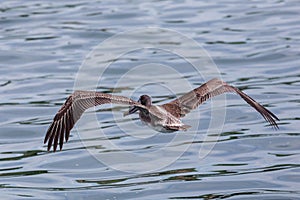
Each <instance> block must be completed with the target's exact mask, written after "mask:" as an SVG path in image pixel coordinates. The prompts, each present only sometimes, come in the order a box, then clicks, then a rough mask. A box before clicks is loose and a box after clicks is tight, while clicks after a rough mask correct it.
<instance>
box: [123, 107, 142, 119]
mask: <svg viewBox="0 0 300 200" xmlns="http://www.w3.org/2000/svg"><path fill="white" fill-rule="evenodd" d="M138 110H139V109H138V108H137V107H135V106H131V107H130V108H129V110H128V111H127V112H124V114H123V116H124V117H125V116H127V115H131V114H133V113H135V112H137V111H138Z"/></svg>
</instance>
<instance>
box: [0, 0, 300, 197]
mask: <svg viewBox="0 0 300 200" xmlns="http://www.w3.org/2000/svg"><path fill="white" fill-rule="evenodd" d="M299 6H300V4H299V3H298V2H297V1H292V0H290V1H289V0H286V1H268V2H260V3H258V2H255V1H246V2H242V3H240V2H228V1H224V0H223V1H218V3H215V2H198V1H180V2H172V1H153V2H138V3H133V2H130V1H121V2H120V1H108V2H87V1H79V2H67V1H60V2H52V1H26V2H22V3H20V2H18V1H7V2H4V3H2V5H1V8H0V12H1V13H2V15H1V17H0V21H1V24H2V26H1V27H0V32H1V34H0V35H1V36H0V58H1V63H0V74H1V75H0V76H1V80H0V92H1V100H0V109H1V113H2V115H1V117H0V130H1V132H0V133H1V134H0V163H1V165H0V166H1V167H0V176H1V181H0V188H1V197H2V198H4V199H23V198H24V199H25V198H27V199H28V198H30V199H54V198H56V199H57V198H59V199H62V198H64V199H74V198H76V199H78V198H79V199H83V198H89V199H131V198H136V199H225V198H236V199H242V198H244V199H297V198H299V196H300V191H299V184H298V183H299V181H300V176H299V167H300V163H299V160H300V159H299V155H300V154H299V147H300V144H299V140H298V137H299V115H298V109H297V108H298V107H299V103H300V101H299V80H300V79H299V77H300V71H299V66H298V57H299V53H298V51H297V50H298V46H299V39H300V38H299V33H298V30H299V24H300V23H299V17H298V15H299V11H298V10H299ZM145 26H147V27H149V26H156V27H162V28H170V29H173V30H175V31H179V32H180V33H182V34H184V35H185V36H187V37H190V38H193V39H195V40H196V41H197V42H198V43H199V44H201V45H203V47H205V49H206V50H207V51H208V52H209V54H210V55H211V56H212V57H213V60H214V61H215V62H216V64H217V65H218V67H219V70H220V71H221V75H222V78H223V79H224V80H225V81H227V82H229V83H231V84H233V85H235V86H237V87H238V88H240V89H242V90H243V91H244V92H246V93H247V94H249V95H250V96H252V97H253V98H254V99H257V101H259V102H261V103H262V104H263V105H264V106H266V107H268V109H270V110H271V111H272V112H274V113H275V114H276V115H277V116H278V117H279V118H280V122H279V126H280V129H279V130H278V131H275V130H274V129H272V128H271V127H270V126H268V124H267V123H266V122H265V121H264V120H263V119H262V118H261V117H260V116H259V115H258V114H257V113H256V112H255V111H254V110H253V109H251V108H250V107H249V106H248V105H247V104H245V103H244V102H243V101H242V100H241V99H239V98H238V97H236V96H234V95H227V102H226V113H227V115H226V122H225V126H224V128H223V131H222V133H221V134H220V135H219V138H217V137H216V136H218V135H214V134H210V135H206V129H207V127H208V125H209V122H210V116H211V110H210V105H211V102H208V103H206V104H204V105H203V106H201V107H200V108H199V111H200V112H199V113H200V114H199V115H200V116H199V115H198V114H195V113H194V114H191V115H188V116H187V118H186V119H185V122H186V123H187V124H193V123H198V121H199V119H200V125H199V129H197V130H193V132H183V133H178V134H186V135H187V136H193V135H195V137H192V139H190V140H188V141H185V142H178V143H176V145H177V146H174V147H177V149H180V148H183V147H188V148H187V150H186V151H184V153H183V154H182V155H181V156H180V157H179V158H178V159H177V160H176V161H174V162H172V163H171V164H170V165H168V166H166V167H161V168H159V169H157V170H154V171H145V172H143V173H127V172H124V171H118V170H115V169H113V168H111V167H109V166H107V165H106V164H105V163H102V162H99V161H98V160H96V159H95V158H94V157H93V156H91V155H90V154H89V152H88V151H87V150H86V149H85V147H84V145H83V144H82V140H81V138H80V135H79V134H78V131H83V132H84V133H85V134H86V138H85V140H86V141H85V143H86V144H87V147H88V148H89V149H92V150H95V151H96V152H98V153H99V155H104V154H107V153H109V154H110V155H113V153H114V152H117V151H118V149H112V148H108V146H106V145H105V144H106V143H105V142H107V141H109V142H112V143H113V144H115V145H116V146H117V147H119V148H120V149H121V150H126V151H128V152H131V153H136V154H140V155H145V154H146V153H149V152H155V151H157V150H159V149H161V148H163V147H164V146H165V145H166V144H168V143H169V142H170V141H172V139H173V138H174V137H175V136H176V134H177V133H174V134H161V133H156V132H152V130H150V129H148V128H147V127H145V126H143V125H142V124H140V123H139V122H138V120H137V118H136V116H133V117H132V118H131V117H129V118H123V116H122V112H123V111H125V110H126V109H127V107H124V106H113V107H111V106H109V105H108V106H104V107H98V108H96V109H95V112H96V115H97V119H98V121H99V122H100V123H99V124H93V123H92V122H87V123H86V125H85V126H82V127H78V129H77V130H76V129H75V130H74V131H73V132H72V134H71V137H70V141H69V142H68V143H66V144H65V145H64V149H63V150H62V151H60V152H56V153H51V152H50V153H49V152H47V151H46V146H45V145H43V144H42V142H43V137H44V134H45V130H46V129H47V127H48V125H49V123H50V122H51V120H52V117H53V115H54V114H55V113H56V111H57V110H58V109H59V107H60V106H61V104H62V103H63V102H64V100H65V98H66V97H67V96H68V95H69V94H70V93H72V91H73V86H74V81H75V78H76V73H77V71H78V69H79V67H80V65H81V64H82V61H83V60H84V59H85V57H86V56H87V55H88V53H89V52H90V50H91V49H92V48H94V47H95V46H96V45H97V44H99V43H100V42H102V41H104V40H105V39H107V38H108V37H110V36H113V35H114V34H116V33H119V32H122V31H126V30H131V29H133V28H143V27H145ZM133 39H134V38H133ZM173 39H174V38H173ZM164 40H166V41H165V43H164V42H162V44H171V43H170V41H172V38H170V40H169V39H168V37H166V38H164ZM123 44H124V43H123ZM172 44H173V43H172ZM118 45H119V44H116V46H111V47H110V49H109V51H108V52H111V53H115V52H114V51H117V50H118V49H117V48H118ZM128 45H130V44H128ZM174 45H175V46H176V45H177V46H180V45H182V44H181V43H176V42H175V43H174ZM122 48H126V47H122ZM186 51H187V52H193V49H186ZM192 59H194V60H197V56H196V57H192ZM102 62H104V64H105V63H106V62H107V61H104V60H103V61H102ZM151 62H152V63H155V64H156V63H157V64H163V65H165V66H169V67H171V68H172V69H176V70H180V73H181V75H182V77H184V79H185V80H187V81H188V82H189V83H190V86H191V87H197V86H198V85H200V84H201V83H203V81H204V80H203V77H200V76H199V75H198V74H197V73H194V72H192V71H191V70H189V69H190V68H189V67H190V64H189V63H187V62H186V61H185V60H184V59H182V58H180V57H178V56H176V55H173V54H171V53H168V52H163V51H161V50H155V49H150V50H136V51H132V52H130V53H128V54H126V55H124V56H122V57H120V59H115V60H113V63H112V65H111V66H110V68H109V70H107V71H106V72H105V75H104V76H103V77H102V79H101V80H100V81H99V82H98V85H97V90H98V91H102V92H107V93H112V92H113V93H115V94H119V95H125V94H126V96H132V98H135V99H136V98H137V97H138V96H139V94H141V93H148V94H150V95H152V96H153V100H154V102H155V103H165V102H167V101H169V100H170V99H172V98H174V96H175V94H174V92H173V91H169V90H168V89H167V88H166V87H163V86H164V84H166V83H167V84H170V85H172V87H174V88H176V89H174V90H175V93H176V94H182V93H184V92H185V91H182V90H181V89H180V86H181V85H179V84H180V83H179V81H178V80H177V78H176V76H173V75H172V74H171V73H164V74H163V72H162V71H159V70H157V68H156V70H157V71H151V70H149V71H147V73H146V72H145V73H140V72H139V73H138V74H139V77H137V75H136V74H134V76H131V77H130V78H131V80H132V81H127V82H126V83H124V84H122V85H121V86H118V87H114V86H115V85H116V84H115V83H116V80H118V79H120V75H122V73H124V72H126V70H129V69H133V68H134V67H137V66H141V64H149V63H151ZM93 67H94V68H95V69H96V70H95V71H94V73H95V74H97V73H99V71H97V65H96V66H93ZM149 69H150V68H149ZM137 72H138V71H137ZM152 72H153V73H154V72H155V73H154V74H155V77H153V82H154V83H155V84H153V85H145V87H141V85H140V83H141V80H145V79H146V78H149V76H150V75H149V74H150V73H152ZM203 73H205V72H203ZM159 74H160V76H158V75H159ZM152 76H154V75H152ZM151 78H152V77H151ZM111 111H114V112H113V113H112V112H111ZM93 113H94V110H93V109H91V110H89V111H88V112H87V116H90V115H92V114H93ZM132 123H134V126H132ZM119 125H121V126H119ZM120 127H122V128H123V127H124V128H126V129H128V130H130V131H128V133H131V134H124V132H122V131H120ZM135 127H140V128H139V129H137V128H135ZM80 128H81V129H80ZM100 128H101V129H100ZM100 130H102V131H103V132H104V135H100V134H99V133H100ZM204 138H206V139H204ZM212 143H216V145H215V146H214V148H213V150H212V152H210V153H209V154H208V156H206V157H205V158H204V159H199V155H200V154H201V153H205V152H204V151H205V150H206V149H205V147H207V146H208V145H210V144H212ZM120 149H119V151H120ZM174 150H176V148H174ZM161 158H162V159H168V155H161ZM112 159H114V158H112ZM114 161H115V162H116V163H118V160H116V159H115V160H114ZM119 161H120V163H121V160H119ZM131 161H132V160H130V158H123V159H122V162H123V164H124V163H125V164H126V163H129V164H130V162H131ZM142 164H143V163H141V166H142ZM158 167H159V166H158Z"/></svg>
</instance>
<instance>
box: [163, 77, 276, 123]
mask: <svg viewBox="0 0 300 200" xmlns="http://www.w3.org/2000/svg"><path fill="white" fill-rule="evenodd" d="M226 92H234V93H237V94H238V95H240V96H241V97H242V98H243V99H244V100H245V101H246V102H247V103H248V104H249V105H250V106H252V107H253V108H254V109H255V110H257V111H258V112H259V113H260V114H261V115H262V116H263V118H264V119H265V120H266V121H268V122H269V123H270V124H271V125H272V126H274V127H275V128H278V125H277V123H276V121H275V120H279V119H278V118H277V117H276V116H275V115H274V114H273V113H272V112H271V111H269V110H268V109H266V108H265V107H263V106H262V105H260V104H259V103H257V102H256V101H255V100H254V99H252V98H251V97H249V96H248V95H246V94H245V93H243V92H242V91H240V90H239V89H238V88H236V87H233V86H231V85H228V84H227V83H225V82H223V81H222V80H220V79H217V78H214V79H212V80H210V81H208V82H207V83H205V84H203V85H201V86H200V87H198V88H196V89H194V90H192V91H190V92H188V93H186V94H185V95H183V96H181V97H179V98H177V99H175V100H174V101H171V102H169V103H167V104H164V105H162V106H163V107H164V108H165V109H166V110H167V111H168V112H171V113H172V114H174V115H175V116H176V117H184V116H185V115H186V114H187V113H189V112H190V111H191V110H193V109H195V108H197V107H198V106H199V105H200V104H202V103H203V102H204V101H206V100H208V99H209V98H212V97H214V96H217V95H220V94H223V93H226Z"/></svg>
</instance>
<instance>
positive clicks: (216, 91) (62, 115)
mask: <svg viewBox="0 0 300 200" xmlns="http://www.w3.org/2000/svg"><path fill="white" fill-rule="evenodd" d="M227 92H233V93H236V94H238V95H239V96H240V97H242V98H243V99H244V100H245V101H246V102H247V103H248V104H249V105H250V106H252V107H253V108H254V109H255V110H257V111H258V112H259V113H260V114H261V115H262V116H263V118H264V119H265V120H266V121H268V122H269V123H270V124H271V125H272V126H273V127H274V128H276V129H278V125H277V123H276V121H275V120H279V119H278V118H277V117H276V116H275V115H274V114H273V113H272V112H271V111H269V110H268V109H266V108H265V107H264V106H262V105H260V104H259V103H257V102H256V101H255V100H254V99H252V98H251V97H249V96H248V95H246V94H245V93H243V92H242V91H240V90H239V89H237V88H236V87H233V86H231V85H228V84H227V83H225V82H223V81H222V80H220V79H217V78H214V79H212V80H210V81H208V82H207V83H205V84H203V85H201V86H200V87H198V88H196V89H194V90H192V91H190V92H188V93H186V94H184V95H183V96H181V97H179V98H177V99H175V100H173V101H171V102H169V103H166V104H163V105H153V104H152V101H151V98H150V97H149V96H148V95H142V96H141V97H140V98H139V100H138V101H134V100H132V99H130V98H127V97H124V96H117V95H112V94H104V93H101V92H92V91H75V92H74V93H73V94H71V95H70V96H69V97H68V98H67V100H66V102H65V103H64V104H63V105H62V107H61V108H60V110H59V111H58V112H57V114H56V115H55V117H54V119H53V122H52V123H51V125H50V127H49V128H48V131H47V133H46V136H45V139H44V143H47V142H48V151H49V150H50V149H51V146H52V144H53V150H54V151H56V149H57V146H58V144H59V147H60V150H61V149H62V147H63V142H64V139H65V141H66V142H67V141H68V139H69V136H70V131H71V129H72V128H73V126H74V124H75V123H76V122H77V120H78V119H79V118H80V116H81V115H82V113H83V112H84V111H85V110H86V109H88V108H91V107H94V106H98V105H102V104H108V103H116V104H125V105H129V106H130V108H129V111H128V112H126V113H124V116H126V115H130V114H133V113H135V112H137V111H138V112H139V117H140V119H141V121H143V122H144V123H146V124H147V125H149V126H150V127H152V128H154V129H155V130H157V131H160V132H173V131H179V130H183V131H186V130H187V129H188V128H190V126H189V125H185V124H183V123H182V122H181V120H180V118H182V117H184V116H185V115H186V114H187V113H189V112H190V111H191V110H193V109H195V108H197V107H198V106H199V105H200V104H202V103H203V102H204V101H206V100H208V99H209V98H212V97H214V96H217V95H220V94H223V93H227Z"/></svg>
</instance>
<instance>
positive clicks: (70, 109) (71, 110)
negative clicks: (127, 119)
mask: <svg viewBox="0 0 300 200" xmlns="http://www.w3.org/2000/svg"><path fill="white" fill-rule="evenodd" d="M107 103H117V104H125V105H135V106H138V107H141V108H144V109H145V107H144V106H143V105H141V104H140V103H138V102H136V101H133V100H132V99H129V98H127V97H123V96H117V95H111V94H104V93H100V92H91V91H75V92H74V93H73V94H71V95H70V96H69V97H68V99H67V100H66V102H65V103H64V104H63V105H62V107H61V108H60V109H59V111H58V112H57V114H56V115H55V116H54V119H53V122H52V123H51V125H50V126H49V128H48V130H47V133H46V136H45V139H44V143H47V142H48V151H49V150H50V149H51V146H52V144H53V151H56V149H57V146H58V143H59V147H60V150H61V149H62V147H63V141H64V138H65V141H66V142H67V141H68V139H69V136H70V131H71V129H72V128H73V126H74V124H75V123H76V122H77V121H78V120H79V118H80V117H81V115H82V114H83V112H84V111H85V110H87V109H88V108H91V107H94V106H98V105H102V104H107Z"/></svg>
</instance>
